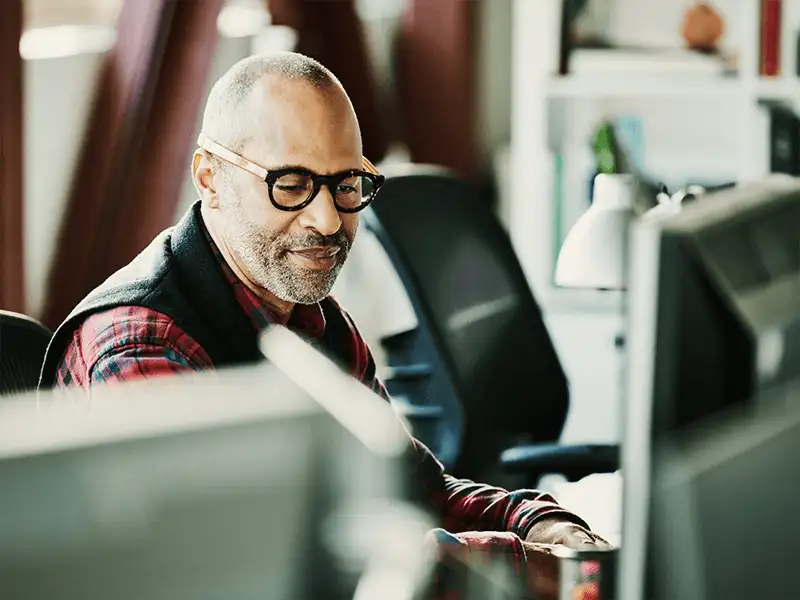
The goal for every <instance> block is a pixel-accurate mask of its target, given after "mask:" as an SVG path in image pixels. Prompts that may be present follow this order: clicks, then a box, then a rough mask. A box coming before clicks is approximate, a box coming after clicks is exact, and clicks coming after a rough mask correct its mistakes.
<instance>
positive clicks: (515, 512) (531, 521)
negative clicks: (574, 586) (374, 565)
mask: <svg viewBox="0 0 800 600" xmlns="http://www.w3.org/2000/svg"><path fill="white" fill-rule="evenodd" d="M348 318H349V316H348ZM351 324H352V327H353V331H354V332H355V335H356V336H357V339H358V342H359V343H358V344H357V346H358V350H357V351H358V354H360V355H361V356H360V357H359V358H360V360H359V361H357V362H359V363H360V364H361V368H360V369H359V372H358V373H354V375H356V376H357V377H360V379H361V381H362V382H363V383H364V384H365V385H367V386H368V387H369V388H370V389H371V390H372V391H373V392H375V393H377V394H378V395H380V396H382V397H383V398H384V399H386V400H387V401H388V400H389V394H388V392H387V391H386V388H385V387H384V386H383V384H382V383H381V381H380V379H379V378H378V376H377V369H376V366H375V361H374V359H373V357H372V353H371V352H370V350H369V347H368V346H367V344H366V342H364V340H363V339H362V338H361V337H360V335H359V334H358V332H357V329H356V328H355V324H354V323H352V320H351ZM412 442H413V447H414V457H413V458H412V459H411V461H412V468H413V469H414V470H415V471H416V475H417V478H418V480H419V481H420V483H421V485H422V492H423V494H424V495H425V498H426V499H427V500H428V502H429V503H430V505H431V507H432V508H433V510H434V511H435V512H436V513H437V514H438V515H439V516H441V518H442V526H443V527H444V528H445V529H446V530H448V531H450V532H452V533H462V532H468V531H501V532H511V533H514V534H516V535H518V536H519V537H520V538H521V539H522V540H525V541H528V542H539V543H545V544H566V545H569V546H581V545H583V544H587V545H594V544H600V545H604V544H605V542H604V541H603V540H601V539H600V538H598V537H597V536H595V535H594V534H592V533H591V532H590V531H589V526H588V524H587V523H586V522H585V521H584V520H583V519H581V518H580V517H578V516H577V515H575V514H573V513H571V512H569V511H568V510H566V509H565V508H563V507H562V506H560V505H559V504H558V503H557V502H556V501H555V499H554V498H553V497H552V496H550V495H549V494H545V493H543V492H540V491H537V490H516V491H512V492H510V491H508V490H504V489H502V488H497V487H492V486H489V485H485V484H480V483H475V482H474V481H470V480H468V479H456V478H455V477H452V476H451V475H448V474H447V473H445V471H444V467H443V465H442V464H441V463H440V462H439V461H438V460H437V459H436V457H435V456H434V455H433V453H432V452H431V451H430V450H429V449H428V448H427V447H426V446H425V445H424V444H423V443H422V442H420V441H419V440H417V439H415V438H413V437H412Z"/></svg>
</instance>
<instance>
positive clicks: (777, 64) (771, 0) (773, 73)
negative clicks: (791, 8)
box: [759, 0, 783, 77]
mask: <svg viewBox="0 0 800 600" xmlns="http://www.w3.org/2000/svg"><path fill="white" fill-rule="evenodd" d="M782 13H783V0H761V40H760V43H761V48H760V50H761V52H760V56H759V74H760V75H761V76H762V77H778V76H779V75H780V74H781V21H782Z"/></svg>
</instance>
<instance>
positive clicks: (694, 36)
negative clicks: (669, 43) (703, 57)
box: [681, 2, 725, 53]
mask: <svg viewBox="0 0 800 600" xmlns="http://www.w3.org/2000/svg"><path fill="white" fill-rule="evenodd" d="M724 34H725V19H724V18H723V17H722V15H721V14H720V13H719V11H717V10H716V9H715V8H714V7H713V6H711V4H710V3H708V2H697V3H695V4H693V5H692V6H690V7H689V9H688V10H687V11H686V14H685V15H684V18H683V24H682V25H681V35H682V36H683V39H684V40H685V41H686V45H687V46H688V47H689V48H691V49H692V50H697V51H698V52H706V53H713V52H716V51H717V49H718V47H719V42H720V40H721V39H722V36H723V35H724Z"/></svg>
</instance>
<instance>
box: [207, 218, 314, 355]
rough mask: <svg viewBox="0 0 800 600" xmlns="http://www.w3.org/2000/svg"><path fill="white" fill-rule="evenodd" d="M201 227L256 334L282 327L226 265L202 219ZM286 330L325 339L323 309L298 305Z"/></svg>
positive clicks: (267, 308)
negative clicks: (277, 325)
mask: <svg viewBox="0 0 800 600" xmlns="http://www.w3.org/2000/svg"><path fill="white" fill-rule="evenodd" d="M200 224H201V228H202V230H203V234H204V235H205V237H206V241H208V245H209V246H210V248H211V253H212V254H213V255H214V258H215V259H216V261H217V263H218V264H219V266H220V269H221V270H222V275H223V277H224V278H225V281H227V282H228V284H229V285H230V286H231V288H232V290H233V295H234V296H235V298H236V301H237V302H238V303H239V306H240V307H241V308H242V310H243V311H244V312H245V314H246V315H247V316H248V317H249V318H250V321H251V322H252V323H253V326H254V327H255V328H256V330H257V331H261V330H263V329H266V328H267V326H269V325H275V324H279V323H280V319H279V318H278V316H277V315H276V314H275V311H274V310H273V309H272V308H271V307H270V306H269V304H267V303H266V302H265V301H264V300H262V299H261V298H259V297H258V296H257V295H256V294H255V292H253V290H251V289H250V288H249V287H247V286H246V285H245V284H244V282H242V280H241V279H239V278H238V277H237V276H236V274H235V273H234V272H233V269H231V268H230V266H229V265H228V263H227V262H226V261H225V257H224V256H222V252H220V250H219V248H218V247H217V244H216V243H214V240H213V239H212V237H211V234H210V233H209V232H208V228H207V227H206V225H205V223H204V222H203V219H202V218H201V219H200ZM287 326H288V327H289V329H292V330H294V331H296V332H297V333H300V334H302V335H304V336H306V337H309V338H312V339H320V338H322V336H323V334H324V333H325V315H324V314H323V312H322V307H321V306H320V304H319V302H315V303H314V304H295V306H294V310H292V314H291V316H290V317H289V322H288V323H287Z"/></svg>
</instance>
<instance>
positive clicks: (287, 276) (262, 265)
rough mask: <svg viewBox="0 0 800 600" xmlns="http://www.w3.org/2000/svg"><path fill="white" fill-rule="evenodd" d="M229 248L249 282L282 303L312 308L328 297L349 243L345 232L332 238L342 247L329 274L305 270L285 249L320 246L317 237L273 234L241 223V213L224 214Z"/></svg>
mask: <svg viewBox="0 0 800 600" xmlns="http://www.w3.org/2000/svg"><path fill="white" fill-rule="evenodd" d="M223 212H224V213H227V214H226V215H225V216H224V221H225V225H226V227H225V230H226V233H227V238H228V239H227V244H228V247H229V248H230V249H231V250H232V251H233V252H234V253H235V254H236V255H237V256H238V258H239V260H240V261H241V266H243V267H244V268H245V269H246V271H247V274H248V275H249V277H250V278H251V279H252V281H253V282H254V283H255V284H256V285H258V286H259V287H261V288H263V289H265V290H266V291H268V292H269V293H271V294H273V295H274V296H275V297H277V298H278V299H280V300H283V301H284V302H292V303H296V304H314V303H316V302H319V301H320V300H322V299H323V298H325V297H326V296H328V294H330V291H331V289H332V288H333V284H334V283H336V278H337V277H338V276H339V272H340V271H341V270H342V267H343V266H344V263H345V261H346V259H347V255H348V253H349V252H350V247H351V245H352V242H351V240H350V238H348V236H347V235H346V234H344V232H339V233H337V234H335V236H334V237H336V243H337V244H339V245H340V246H341V250H340V251H339V253H338V255H337V256H338V260H337V261H336V264H335V265H334V267H333V268H332V269H330V270H329V271H320V270H314V269H304V268H302V267H300V266H298V265H297V264H295V263H294V262H293V261H292V260H291V258H290V257H289V255H288V248H302V247H308V246H314V245H319V243H320V242H319V239H318V237H319V236H317V237H316V238H315V236H313V235H309V236H300V235H296V234H295V235H290V234H277V235H276V234H272V233H271V232H265V231H262V230H260V229H259V228H257V227H256V226H255V225H253V224H252V223H250V222H248V221H245V220H243V219H242V217H241V215H242V214H243V211H241V210H236V209H233V210H231V209H228V210H224V209H223Z"/></svg>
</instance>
